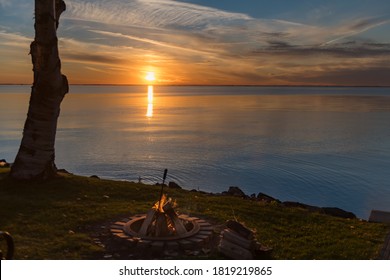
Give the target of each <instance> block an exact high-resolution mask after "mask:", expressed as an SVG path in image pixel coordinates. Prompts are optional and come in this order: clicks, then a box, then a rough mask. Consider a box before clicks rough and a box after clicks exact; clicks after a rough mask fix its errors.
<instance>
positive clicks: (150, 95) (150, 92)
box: [146, 85, 153, 118]
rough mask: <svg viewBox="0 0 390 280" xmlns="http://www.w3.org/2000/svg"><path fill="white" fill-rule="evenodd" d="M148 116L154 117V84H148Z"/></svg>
mask: <svg viewBox="0 0 390 280" xmlns="http://www.w3.org/2000/svg"><path fill="white" fill-rule="evenodd" d="M146 116H147V117H148V118H152V117H153V86H151V85H149V86H148V109H147V110H146Z"/></svg>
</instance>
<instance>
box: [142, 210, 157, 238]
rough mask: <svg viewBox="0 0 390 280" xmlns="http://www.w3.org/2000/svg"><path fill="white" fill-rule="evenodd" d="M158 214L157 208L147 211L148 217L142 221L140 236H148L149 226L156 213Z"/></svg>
mask: <svg viewBox="0 0 390 280" xmlns="http://www.w3.org/2000/svg"><path fill="white" fill-rule="evenodd" d="M155 214H156V210H155V209H150V210H149V211H148V213H146V218H145V220H144V222H143V223H142V226H141V229H140V230H139V231H138V234H139V236H146V235H147V233H148V228H149V226H150V224H151V223H152V221H153V218H154V215H155Z"/></svg>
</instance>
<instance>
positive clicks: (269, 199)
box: [257, 192, 281, 203]
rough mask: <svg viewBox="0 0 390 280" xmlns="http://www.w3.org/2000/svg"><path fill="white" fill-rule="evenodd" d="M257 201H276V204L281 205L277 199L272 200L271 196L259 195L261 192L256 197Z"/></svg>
mask: <svg viewBox="0 0 390 280" xmlns="http://www.w3.org/2000/svg"><path fill="white" fill-rule="evenodd" d="M257 200H259V201H265V202H273V201H276V202H277V203H281V201H280V200H279V199H276V198H273V197H272V196H269V195H267V194H265V193H261V192H259V194H258V195H257Z"/></svg>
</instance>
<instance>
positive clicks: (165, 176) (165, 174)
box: [157, 169, 168, 211]
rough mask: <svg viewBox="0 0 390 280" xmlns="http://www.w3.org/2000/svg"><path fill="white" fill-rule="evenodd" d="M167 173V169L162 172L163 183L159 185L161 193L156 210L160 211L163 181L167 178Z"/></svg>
mask: <svg viewBox="0 0 390 280" xmlns="http://www.w3.org/2000/svg"><path fill="white" fill-rule="evenodd" d="M167 173H168V169H165V170H164V176H163V182H162V184H161V192H160V199H159V200H158V208H157V210H158V211H160V209H161V208H160V207H161V199H162V197H163V194H164V184H165V179H166V178H167Z"/></svg>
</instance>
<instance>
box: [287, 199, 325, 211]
mask: <svg viewBox="0 0 390 280" xmlns="http://www.w3.org/2000/svg"><path fill="white" fill-rule="evenodd" d="M282 205H284V206H286V207H291V208H293V207H298V208H303V209H306V210H308V211H310V212H322V209H321V208H320V207H317V206H312V205H308V204H304V203H300V202H294V201H283V202H282Z"/></svg>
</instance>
